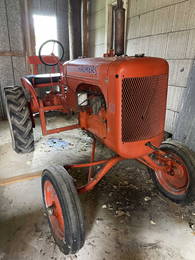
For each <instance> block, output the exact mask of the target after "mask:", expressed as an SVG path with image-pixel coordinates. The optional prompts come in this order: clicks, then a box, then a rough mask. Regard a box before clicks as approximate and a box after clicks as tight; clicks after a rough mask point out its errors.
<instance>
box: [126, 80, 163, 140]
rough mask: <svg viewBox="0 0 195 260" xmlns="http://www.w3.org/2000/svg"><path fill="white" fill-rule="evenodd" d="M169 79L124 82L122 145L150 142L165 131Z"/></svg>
mask: <svg viewBox="0 0 195 260" xmlns="http://www.w3.org/2000/svg"><path fill="white" fill-rule="evenodd" d="M166 95H167V75H158V76H151V77H142V78H125V79H123V81H122V141H123V142H133V141H138V140H144V139H149V138H151V137H153V136H156V135H157V134H159V133H161V132H162V131H163V128H164V117H165V110H166Z"/></svg>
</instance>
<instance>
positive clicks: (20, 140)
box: [5, 86, 34, 153]
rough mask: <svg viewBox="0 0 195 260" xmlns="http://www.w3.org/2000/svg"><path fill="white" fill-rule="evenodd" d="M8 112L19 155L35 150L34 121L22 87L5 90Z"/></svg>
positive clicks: (15, 146)
mask: <svg viewBox="0 0 195 260" xmlns="http://www.w3.org/2000/svg"><path fill="white" fill-rule="evenodd" d="M5 101H6V112H7V118H8V122H9V128H10V132H11V138H12V147H13V149H14V150H15V151H16V152H17V153H30V152H32V151H33V150H34V138H33V128H32V120H31V117H30V111H29V107H28V102H27V99H26V97H25V94H24V91H23V88H22V87H21V86H13V87H8V88H5Z"/></svg>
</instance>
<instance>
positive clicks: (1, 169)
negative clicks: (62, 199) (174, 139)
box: [0, 116, 195, 260]
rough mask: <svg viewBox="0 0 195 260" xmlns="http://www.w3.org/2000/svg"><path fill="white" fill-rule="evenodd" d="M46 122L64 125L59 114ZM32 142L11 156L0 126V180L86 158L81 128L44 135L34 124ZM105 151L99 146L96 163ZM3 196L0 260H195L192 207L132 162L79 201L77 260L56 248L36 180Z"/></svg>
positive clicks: (0, 201)
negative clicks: (81, 230)
mask: <svg viewBox="0 0 195 260" xmlns="http://www.w3.org/2000/svg"><path fill="white" fill-rule="evenodd" d="M48 122H49V123H50V125H51V126H53V127H54V126H56V125H59V124H61V125H62V124H64V117H60V116H58V117H50V118H48ZM70 123H71V121H70ZM35 140H36V145H35V151H34V152H33V153H31V154H25V155H19V154H16V153H15V152H14V151H12V148H11V143H10V135H9V130H8V124H7V122H0V178H1V179H3V178H7V177H12V176H16V175H20V174H24V173H30V172H36V171H39V170H42V169H44V168H46V167H47V166H49V165H52V164H61V165H63V164H66V163H73V162H79V161H87V160H88V159H89V154H90V142H91V139H90V138H89V137H87V136H86V135H84V134H83V133H82V132H81V131H80V130H74V131H71V132H66V133H60V134H55V135H51V136H46V137H42V136H41V132H40V127H37V128H36V130H35ZM109 154H110V151H108V150H107V149H106V148H104V147H103V146H102V145H98V155H97V157H98V158H105V157H107V156H109ZM77 173H80V174H84V172H83V171H80V172H77ZM0 194H1V195H0V205H1V206H0V208H1V211H0V259H4V260H23V259H28V260H31V259H33V260H35V259H36V260H39V259H45V260H48V259H56V260H61V259H79V260H89V259H92V258H93V260H112V259H115V260H118V259H120V260H127V259H128V260H134V259H136V260H142V259H144V260H146V259H148V260H157V259H160V260H161V259H166V260H169V259H175V260H181V259H185V260H194V259H195V246H194V245H195V232H194V231H193V229H192V228H193V227H194V226H195V225H194V226H193V223H195V207H194V206H195V204H193V205H190V206H181V205H177V204H175V203H173V202H170V201H169V200H168V199H166V198H164V197H163V196H162V195H161V194H159V192H158V190H157V189H156V188H155V187H154V185H153V184H152V182H151V180H150V178H149V176H148V173H147V170H146V168H145V167H144V166H142V165H140V164H139V163H137V162H136V161H123V162H121V163H120V164H118V165H117V166H116V167H115V168H113V169H112V170H111V171H110V173H109V174H108V175H107V176H105V178H104V179H103V180H102V181H101V182H100V183H99V184H98V185H97V186H96V188H95V189H94V190H93V191H92V192H89V193H88V194H84V195H82V196H81V203H82V206H83V210H84V216H85V222H86V242H85V245H84V247H83V248H82V249H81V250H80V252H79V253H78V254H77V255H72V256H68V257H65V256H64V255H63V254H62V253H61V252H60V251H59V249H58V248H57V247H56V245H55V244H54V241H53V239H52V237H51V235H50V231H49V227H48V224H47V219H46V217H45V216H44V211H43V205H42V198H41V189H40V179H39V178H37V179H34V180H31V181H25V182H21V183H16V184H11V185H8V186H5V187H0Z"/></svg>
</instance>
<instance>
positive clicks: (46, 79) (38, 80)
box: [25, 73, 60, 85]
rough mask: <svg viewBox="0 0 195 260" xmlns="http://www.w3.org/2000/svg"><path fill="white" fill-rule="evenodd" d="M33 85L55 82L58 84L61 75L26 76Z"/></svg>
mask: <svg viewBox="0 0 195 260" xmlns="http://www.w3.org/2000/svg"><path fill="white" fill-rule="evenodd" d="M25 78H26V79H28V80H29V81H30V82H31V84H32V85H33V84H35V85H36V84H48V83H53V82H58V81H59V79H60V73H50V74H49V73H48V74H36V75H27V76H25Z"/></svg>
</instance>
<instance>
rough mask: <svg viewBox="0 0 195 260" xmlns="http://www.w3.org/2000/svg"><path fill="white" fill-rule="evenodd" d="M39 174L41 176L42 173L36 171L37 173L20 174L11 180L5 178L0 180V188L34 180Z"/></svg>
mask: <svg viewBox="0 0 195 260" xmlns="http://www.w3.org/2000/svg"><path fill="white" fill-rule="evenodd" d="M41 174H42V172H41V171H38V172H33V173H26V174H22V175H19V176H14V177H11V178H6V179H3V180H0V187H1V186H7V185H9V184H13V183H17V182H22V181H28V180H32V179H35V178H39V177H40V176H41Z"/></svg>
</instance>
